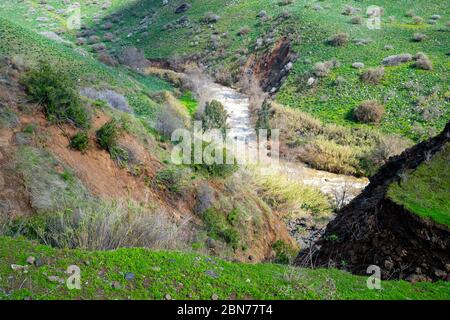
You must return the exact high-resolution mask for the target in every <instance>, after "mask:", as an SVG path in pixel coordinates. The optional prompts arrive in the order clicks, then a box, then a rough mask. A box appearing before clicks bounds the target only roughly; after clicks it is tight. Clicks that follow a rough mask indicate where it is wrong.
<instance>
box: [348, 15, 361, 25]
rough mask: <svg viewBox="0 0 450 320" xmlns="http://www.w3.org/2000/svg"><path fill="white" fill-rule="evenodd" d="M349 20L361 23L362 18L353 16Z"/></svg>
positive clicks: (353, 22)
mask: <svg viewBox="0 0 450 320" xmlns="http://www.w3.org/2000/svg"><path fill="white" fill-rule="evenodd" d="M350 22H351V23H352V24H362V23H363V18H362V17H360V16H354V17H353V18H351V19H350Z"/></svg>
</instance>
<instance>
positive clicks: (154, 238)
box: [24, 200, 189, 250]
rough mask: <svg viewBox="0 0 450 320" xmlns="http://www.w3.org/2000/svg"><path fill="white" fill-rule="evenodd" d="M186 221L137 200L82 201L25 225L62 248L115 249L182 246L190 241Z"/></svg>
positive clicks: (33, 232)
mask: <svg viewBox="0 0 450 320" xmlns="http://www.w3.org/2000/svg"><path fill="white" fill-rule="evenodd" d="M185 226H186V221H184V222H183V223H180V224H177V223H174V222H172V221H171V220H170V219H169V216H168V214H167V213H164V212H156V213H155V212H154V211H153V210H152V211H150V210H147V209H145V208H143V207H141V206H139V205H138V204H137V203H134V202H129V203H126V202H106V201H98V200H97V201H95V202H88V203H79V207H77V208H75V209H73V210H66V211H62V212H53V213H51V214H46V215H41V216H38V217H37V218H34V219H32V220H31V221H29V222H28V223H27V224H26V225H25V229H24V230H28V234H26V235H27V236H29V237H34V238H37V239H38V240H40V241H41V242H42V243H44V244H46V245H51V246H54V247H58V248H70V249H75V248H81V249H86V250H113V249H117V248H121V247H145V248H152V249H181V248H185V247H186V244H187V243H188V242H189V232H188V230H187V229H186V228H185Z"/></svg>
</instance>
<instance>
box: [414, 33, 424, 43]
mask: <svg viewBox="0 0 450 320" xmlns="http://www.w3.org/2000/svg"><path fill="white" fill-rule="evenodd" d="M426 38H427V36H426V35H425V34H423V33H420V32H417V33H414V35H413V37H412V40H413V41H414V42H421V41H423V40H425V39H426Z"/></svg>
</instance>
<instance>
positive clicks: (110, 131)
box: [96, 120, 129, 167]
mask: <svg viewBox="0 0 450 320" xmlns="http://www.w3.org/2000/svg"><path fill="white" fill-rule="evenodd" d="M121 130H122V127H121V126H119V125H118V123H117V121H116V120H111V121H109V122H107V123H105V124H104V125H103V126H102V127H101V128H100V129H99V130H97V132H96V137H97V142H98V144H99V145H100V147H101V148H102V149H104V150H106V151H108V152H109V155H110V156H111V159H113V160H114V161H115V162H116V163H117V164H118V165H119V166H120V167H125V166H126V164H127V162H128V159H129V154H128V151H127V150H125V149H123V148H122V147H120V146H119V145H118V144H117V141H118V138H119V135H120V133H121Z"/></svg>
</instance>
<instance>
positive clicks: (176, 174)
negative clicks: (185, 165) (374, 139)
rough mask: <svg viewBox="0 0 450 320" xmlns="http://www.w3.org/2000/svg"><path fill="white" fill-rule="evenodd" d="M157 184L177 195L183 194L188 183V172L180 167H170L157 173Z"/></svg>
mask: <svg viewBox="0 0 450 320" xmlns="http://www.w3.org/2000/svg"><path fill="white" fill-rule="evenodd" d="M155 181H156V183H157V184H158V185H159V186H160V187H163V188H164V189H167V190H169V191H170V192H172V193H175V194H181V193H182V191H183V190H184V189H185V188H186V186H187V183H188V176H187V172H186V170H183V169H182V168H179V167H169V168H165V169H162V170H160V171H158V172H157V173H156V177H155Z"/></svg>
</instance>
